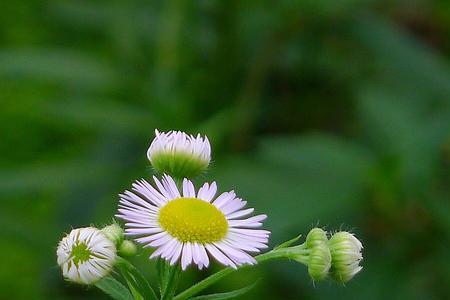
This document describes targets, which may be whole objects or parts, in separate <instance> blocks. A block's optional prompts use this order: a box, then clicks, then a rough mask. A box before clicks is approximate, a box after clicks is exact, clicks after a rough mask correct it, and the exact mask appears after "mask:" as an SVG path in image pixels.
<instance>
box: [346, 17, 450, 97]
mask: <svg viewBox="0 0 450 300" xmlns="http://www.w3.org/2000/svg"><path fill="white" fill-rule="evenodd" d="M353 28H354V31H355V32H356V34H357V37H358V38H360V39H361V41H362V42H363V43H364V44H365V45H366V46H367V47H368V48H369V49H370V50H371V51H372V52H373V59H374V62H373V63H374V64H375V66H376V67H377V68H378V69H377V70H378V71H379V72H380V73H379V74H378V78H379V80H381V81H382V82H385V83H386V84H387V85H388V86H389V87H391V88H396V89H400V90H401V91H402V92H403V93H405V94H406V95H408V97H409V99H408V102H411V101H414V102H415V103H416V104H419V105H423V104H424V101H429V100H434V101H437V102H446V104H447V105H449V104H450V84H448V83H449V82H450V73H449V70H448V67H446V66H447V64H446V63H445V62H444V61H443V58H442V57H440V55H439V54H438V53H436V52H435V51H434V50H433V49H431V48H427V47H426V46H424V45H423V44H422V43H419V42H418V41H417V40H416V39H414V38H412V37H411V36H410V35H408V34H406V33H405V32H404V31H402V30H400V29H399V27H398V26H395V24H392V23H391V22H389V21H387V20H385V19H382V18H379V17H376V16H374V15H370V14H363V15H359V16H358V17H357V21H356V24H355V25H354V26H353ZM436 98H437V99H436ZM421 102H422V103H421Z"/></svg>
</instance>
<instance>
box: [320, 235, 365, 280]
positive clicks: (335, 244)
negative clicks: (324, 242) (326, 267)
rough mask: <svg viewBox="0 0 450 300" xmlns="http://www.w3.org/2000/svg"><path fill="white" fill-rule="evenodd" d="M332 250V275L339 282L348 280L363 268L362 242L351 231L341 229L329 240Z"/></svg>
mask: <svg viewBox="0 0 450 300" xmlns="http://www.w3.org/2000/svg"><path fill="white" fill-rule="evenodd" d="M328 245H329V247H330V252H331V276H332V277H333V278H334V279H335V280H336V281H338V282H342V283H344V282H347V281H349V280H350V279H352V278H353V276H355V275H356V274H357V273H358V272H360V271H361V270H362V267H361V266H360V265H359V263H360V262H361V260H362V259H363V257H362V253H361V250H362V248H363V246H362V244H361V242H360V241H359V240H358V239H357V238H356V237H355V236H354V235H353V234H351V233H349V232H346V231H340V232H337V233H335V234H334V235H333V236H332V237H331V238H330V240H329V241H328Z"/></svg>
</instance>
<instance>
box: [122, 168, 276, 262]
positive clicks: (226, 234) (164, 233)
mask: <svg viewBox="0 0 450 300" xmlns="http://www.w3.org/2000/svg"><path fill="white" fill-rule="evenodd" d="M154 181H155V184H156V186H157V189H156V188H154V187H153V186H151V185H150V184H149V183H148V182H147V181H145V180H141V181H137V182H136V183H134V184H133V192H130V191H125V193H124V194H122V195H120V197H121V199H120V203H119V214H118V215H117V217H119V218H121V219H123V220H125V221H126V224H125V228H126V229H125V234H126V235H131V236H135V240H136V241H137V242H139V243H141V244H144V245H145V246H144V247H154V248H157V249H156V250H155V251H154V252H153V254H152V255H151V256H150V258H153V257H158V256H160V257H162V258H164V259H166V260H167V261H169V262H170V263H171V264H172V265H173V264H175V263H176V262H177V261H179V260H181V267H182V269H183V270H184V269H186V267H187V266H188V265H190V264H191V263H194V264H196V265H197V266H198V268H199V269H202V268H203V267H208V265H209V257H208V254H209V255H210V256H212V257H214V258H215V259H216V260H217V261H219V262H220V263H222V264H223V265H226V266H230V267H233V268H236V267H237V266H240V265H242V264H255V263H256V260H255V259H254V258H253V257H252V256H251V255H249V254H248V252H259V251H260V249H264V248H267V246H266V244H267V241H268V237H269V234H270V232H269V231H266V230H260V229H255V228H257V227H260V226H262V223H261V221H263V220H264V219H265V218H266V215H257V216H253V217H249V218H245V219H242V218H243V217H244V216H247V215H250V214H251V213H252V212H253V208H248V209H243V208H244V206H245V205H246V203H247V202H246V201H242V199H240V198H238V197H236V194H235V193H234V192H233V191H231V192H225V193H222V194H221V195H219V196H218V197H216V192H217V185H216V183H215V182H213V183H211V184H208V183H205V184H204V185H203V186H202V187H201V188H200V189H199V190H198V192H196V191H195V188H194V185H193V184H192V182H191V181H189V180H187V179H184V180H183V184H182V191H181V192H180V191H179V190H178V188H177V186H176V184H175V182H174V180H173V179H172V178H171V177H170V176H167V175H164V177H163V179H162V180H161V181H159V180H158V179H157V178H156V177H154Z"/></svg>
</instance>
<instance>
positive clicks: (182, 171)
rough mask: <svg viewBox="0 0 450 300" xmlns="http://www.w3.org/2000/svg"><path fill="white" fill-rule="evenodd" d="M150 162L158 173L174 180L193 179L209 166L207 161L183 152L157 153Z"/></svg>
mask: <svg viewBox="0 0 450 300" xmlns="http://www.w3.org/2000/svg"><path fill="white" fill-rule="evenodd" d="M150 162H151V164H152V166H153V167H154V168H155V170H157V171H158V172H159V173H165V174H169V175H171V176H173V177H175V178H194V177H196V176H198V175H200V174H201V173H203V172H204V171H206V169H207V168H208V165H209V160H205V159H201V158H198V157H196V156H194V155H192V154H187V153H183V152H162V151H161V152H157V153H154V154H153V155H152V157H151V160H150Z"/></svg>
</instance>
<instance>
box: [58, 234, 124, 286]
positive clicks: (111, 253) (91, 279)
mask: <svg viewBox="0 0 450 300" xmlns="http://www.w3.org/2000/svg"><path fill="white" fill-rule="evenodd" d="M56 255H57V262H58V265H59V266H60V267H61V270H62V273H63V276H64V278H65V279H67V280H69V281H72V282H76V283H80V284H87V285H90V284H94V283H95V282H97V281H98V280H100V279H102V278H103V277H105V276H107V275H108V274H109V273H110V272H111V270H112V269H113V266H114V264H115V262H116V258H117V255H116V246H115V245H114V242H113V241H111V240H110V239H108V238H107V237H106V235H105V234H104V233H103V232H102V231H100V230H98V229H97V228H94V227H86V228H78V229H73V230H72V231H71V232H70V233H69V234H67V235H66V236H65V237H64V238H63V239H62V240H61V241H60V242H59V244H58V249H57V251H56Z"/></svg>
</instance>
